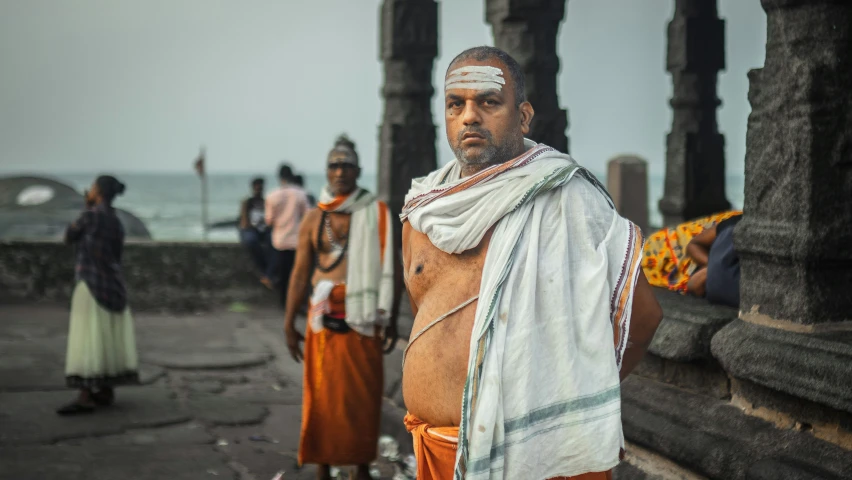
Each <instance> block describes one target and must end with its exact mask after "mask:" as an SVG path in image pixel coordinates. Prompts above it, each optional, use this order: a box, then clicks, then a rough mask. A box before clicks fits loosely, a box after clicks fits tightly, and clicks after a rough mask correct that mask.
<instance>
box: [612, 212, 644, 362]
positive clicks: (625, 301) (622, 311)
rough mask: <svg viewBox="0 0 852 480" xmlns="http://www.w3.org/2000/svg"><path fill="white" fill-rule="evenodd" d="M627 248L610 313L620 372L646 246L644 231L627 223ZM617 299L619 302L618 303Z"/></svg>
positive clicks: (616, 358) (616, 359)
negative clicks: (634, 293)
mask: <svg viewBox="0 0 852 480" xmlns="http://www.w3.org/2000/svg"><path fill="white" fill-rule="evenodd" d="M627 228H628V229H630V231H629V233H628V240H627V248H626V250H625V252H624V262H623V263H622V265H621V275H620V276H619V278H618V282H617V283H616V287H615V289H614V290H613V293H612V300H611V303H610V313H611V315H612V330H613V332H614V336H615V338H614V339H613V342H614V344H615V361H616V365H617V366H618V369H619V371H620V370H621V359H622V356H623V355H624V350H625V349H626V348H627V338H628V336H629V329H630V313H631V312H630V311H628V308H627V307H628V306H629V305H630V304H631V303H632V300H633V291H634V290H635V289H636V283H637V282H638V281H639V275H640V273H639V271H640V266H641V263H642V249H643V246H644V244H645V241H644V238H643V237H642V231H641V230H640V229H639V227H637V226H636V225H634V224H633V223H632V222H629V221H628V222H627ZM616 299H617V301H616Z"/></svg>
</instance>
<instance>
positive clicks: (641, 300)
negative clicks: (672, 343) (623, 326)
mask: <svg viewBox="0 0 852 480" xmlns="http://www.w3.org/2000/svg"><path fill="white" fill-rule="evenodd" d="M637 274H638V275H639V279H638V281H637V282H636V289H635V290H634V291H633V309H632V310H631V312H630V331H629V332H628V334H627V335H628V336H627V348H626V349H625V350H624V356H623V357H622V358H621V380H622V381H623V380H624V379H625V378H627V376H628V375H630V372H632V371H633V369H634V368H636V366H637V365H639V362H640V361H642V357H644V356H645V351H646V350H647V349H648V345H650V344H651V340H652V339H653V338H654V333H655V332H656V331H657V327H658V326H659V325H660V320H662V318H663V310H662V308H660V304H659V303H658V302H657V297H655V296H654V290H653V289H652V288H651V285H649V284H648V280H647V279H646V278H645V274H644V273H643V272H642V269H641V268H640V269H639V272H638V273H637Z"/></svg>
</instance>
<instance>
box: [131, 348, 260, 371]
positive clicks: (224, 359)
mask: <svg viewBox="0 0 852 480" xmlns="http://www.w3.org/2000/svg"><path fill="white" fill-rule="evenodd" d="M145 359H146V361H147V362H149V363H153V364H155V365H159V366H161V367H165V368H181V369H187V370H205V369H221V368H246V367H254V366H257V365H263V364H265V363H266V362H268V361H269V360H270V359H271V355H269V354H268V353H257V352H232V351H227V352H189V353H172V352H169V353H165V352H160V353H156V352H149V353H148V354H146V355H145Z"/></svg>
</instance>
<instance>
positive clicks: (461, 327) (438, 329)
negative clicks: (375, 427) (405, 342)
mask: <svg viewBox="0 0 852 480" xmlns="http://www.w3.org/2000/svg"><path fill="white" fill-rule="evenodd" d="M459 293H460V292H455V293H454V294H451V295H441V296H440V301H435V302H432V303H434V307H431V308H421V309H420V311H419V312H418V314H417V318H416V319H415V320H414V327H413V328H412V338H413V336H414V335H416V333H417V332H419V331H420V330H421V329H423V328H424V327H425V326H426V325H428V324H429V323H430V322H432V321H433V320H435V319H436V318H438V317H440V316H441V315H443V314H445V313H446V312H449V311H451V310H452V309H453V308H455V307H456V306H458V305H459V304H461V303H463V302H464V301H465V300H468V299H469V298H470V297H471V296H473V295H476V292H474V293H473V294H471V295H468V296H465V297H464V298H462V299H459V300H458V301H456V297H457V296H458V295H459ZM448 300H449V301H448ZM421 305H423V304H422V303H421ZM476 305H477V302H473V303H472V304H470V305H468V306H466V307H464V308H462V309H461V310H459V311H458V312H456V313H454V314H452V315H450V316H448V317H447V318H446V319H444V320H443V321H441V322H440V323H438V324H436V325H435V326H434V327H432V328H430V329H429V330H428V331H427V332H425V333H424V334H423V335H422V336H421V337H419V338H418V339H417V340H416V341H415V342H413V343H412V344H411V347H410V348H409V350H408V355H407V357H406V359H405V368H404V369H403V372H402V379H403V381H402V395H403V398H404V400H405V406H406V408H407V409H408V411H409V413H411V414H412V415H414V416H416V417H418V418H419V419H420V420H422V421H424V422H426V423H428V424H430V425H432V426H436V427H448V426H457V425H459V423H460V421H461V405H462V395H463V393H464V384H465V379H466V377H467V361H468V356H469V349H470V336H471V329H472V328H473V321H474V315H475V313H476ZM424 306H425V305H424Z"/></svg>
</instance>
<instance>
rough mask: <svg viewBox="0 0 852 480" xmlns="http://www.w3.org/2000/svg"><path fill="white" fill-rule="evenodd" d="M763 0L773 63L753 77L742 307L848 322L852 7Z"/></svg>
mask: <svg viewBox="0 0 852 480" xmlns="http://www.w3.org/2000/svg"><path fill="white" fill-rule="evenodd" d="M762 5H763V8H764V10H766V15H767V17H766V20H767V38H766V60H765V62H764V66H763V68H761V69H757V70H753V71H751V72H750V73H749V81H750V86H749V95H748V98H749V103H750V104H751V107H752V110H751V113H750V114H749V120H748V134H747V136H746V159H745V205H744V210H745V212H746V213H745V216H744V217H743V221H742V222H740V224H739V225H738V226H737V228H736V231H735V232H734V243H735V246H736V249H737V252H738V253H739V255H740V263H741V269H742V282H741V305H740V310H741V311H742V312H743V315H744V316H745V317H746V318H749V319H750V320H758V319H760V318H762V317H768V318H771V319H774V320H776V321H780V322H788V323H792V324H797V325H815V324H819V323H836V322H843V321H850V320H852V314H850V312H852V295H849V286H850V285H852V242H850V241H849V238H852V202H850V201H849V199H850V198H852V168H850V164H852V150H850V145H852V115H850V112H852V53H850V52H852V49H850V45H852V4H850V3H849V2H837V1H831V0H813V1H810V2H800V1H790V0H783V1H782V0H772V1H770V0H764V1H763V2H762ZM793 72H795V73H793ZM781 99H783V101H782V100H781Z"/></svg>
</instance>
